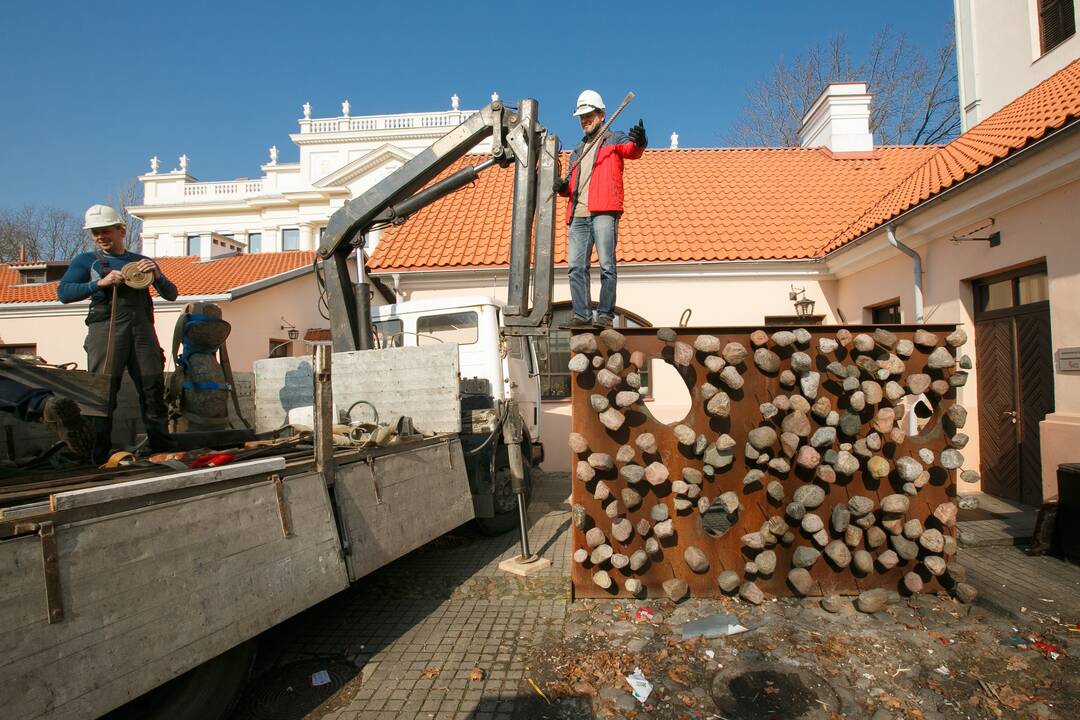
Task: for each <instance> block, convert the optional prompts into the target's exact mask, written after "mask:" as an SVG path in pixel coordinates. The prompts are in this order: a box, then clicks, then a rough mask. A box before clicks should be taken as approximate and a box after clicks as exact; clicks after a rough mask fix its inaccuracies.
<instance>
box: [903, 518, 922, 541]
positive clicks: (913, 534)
mask: <svg viewBox="0 0 1080 720" xmlns="http://www.w3.org/2000/svg"><path fill="white" fill-rule="evenodd" d="M922 533H923V525H922V521H921V520H919V518H912V519H911V520H908V521H907V522H906V523H904V531H903V535H904V537H906V538H907V539H908V540H918V539H919V536H920V535H922Z"/></svg>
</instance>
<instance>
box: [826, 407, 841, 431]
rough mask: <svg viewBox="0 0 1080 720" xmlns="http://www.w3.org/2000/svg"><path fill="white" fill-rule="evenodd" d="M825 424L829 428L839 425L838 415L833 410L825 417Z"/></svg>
mask: <svg viewBox="0 0 1080 720" xmlns="http://www.w3.org/2000/svg"><path fill="white" fill-rule="evenodd" d="M825 424H826V425H828V426H829V427H836V426H837V425H839V424H840V413H838V412H836V411H835V410H830V411H829V414H828V415H826V416H825Z"/></svg>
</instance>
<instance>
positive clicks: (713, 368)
mask: <svg viewBox="0 0 1080 720" xmlns="http://www.w3.org/2000/svg"><path fill="white" fill-rule="evenodd" d="M724 365H726V363H725V362H724V358H722V357H720V356H718V355H709V356H708V357H707V358H705V367H706V368H707V369H708V370H709V372H711V373H718V372H720V371H721V370H723V369H724Z"/></svg>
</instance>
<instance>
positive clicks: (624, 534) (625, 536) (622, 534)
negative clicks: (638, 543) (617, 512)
mask: <svg viewBox="0 0 1080 720" xmlns="http://www.w3.org/2000/svg"><path fill="white" fill-rule="evenodd" d="M633 534H634V526H633V524H632V523H631V522H630V521H629V520H627V519H626V518H619V519H618V520H616V521H615V522H613V523H611V535H612V537H614V538H615V539H616V540H618V541H619V542H621V543H625V542H626V541H627V540H629V539H630V536H631V535H633Z"/></svg>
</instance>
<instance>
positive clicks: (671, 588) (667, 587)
mask: <svg viewBox="0 0 1080 720" xmlns="http://www.w3.org/2000/svg"><path fill="white" fill-rule="evenodd" d="M663 588H664V593H665V594H666V595H667V596H668V598H669V599H670V600H671V601H673V602H679V601H680V600H682V599H683V598H684V597H686V594H687V593H688V592H690V586H689V585H688V584H687V582H686V581H685V580H680V579H679V578H671V579H669V580H665V581H664V583H663Z"/></svg>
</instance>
